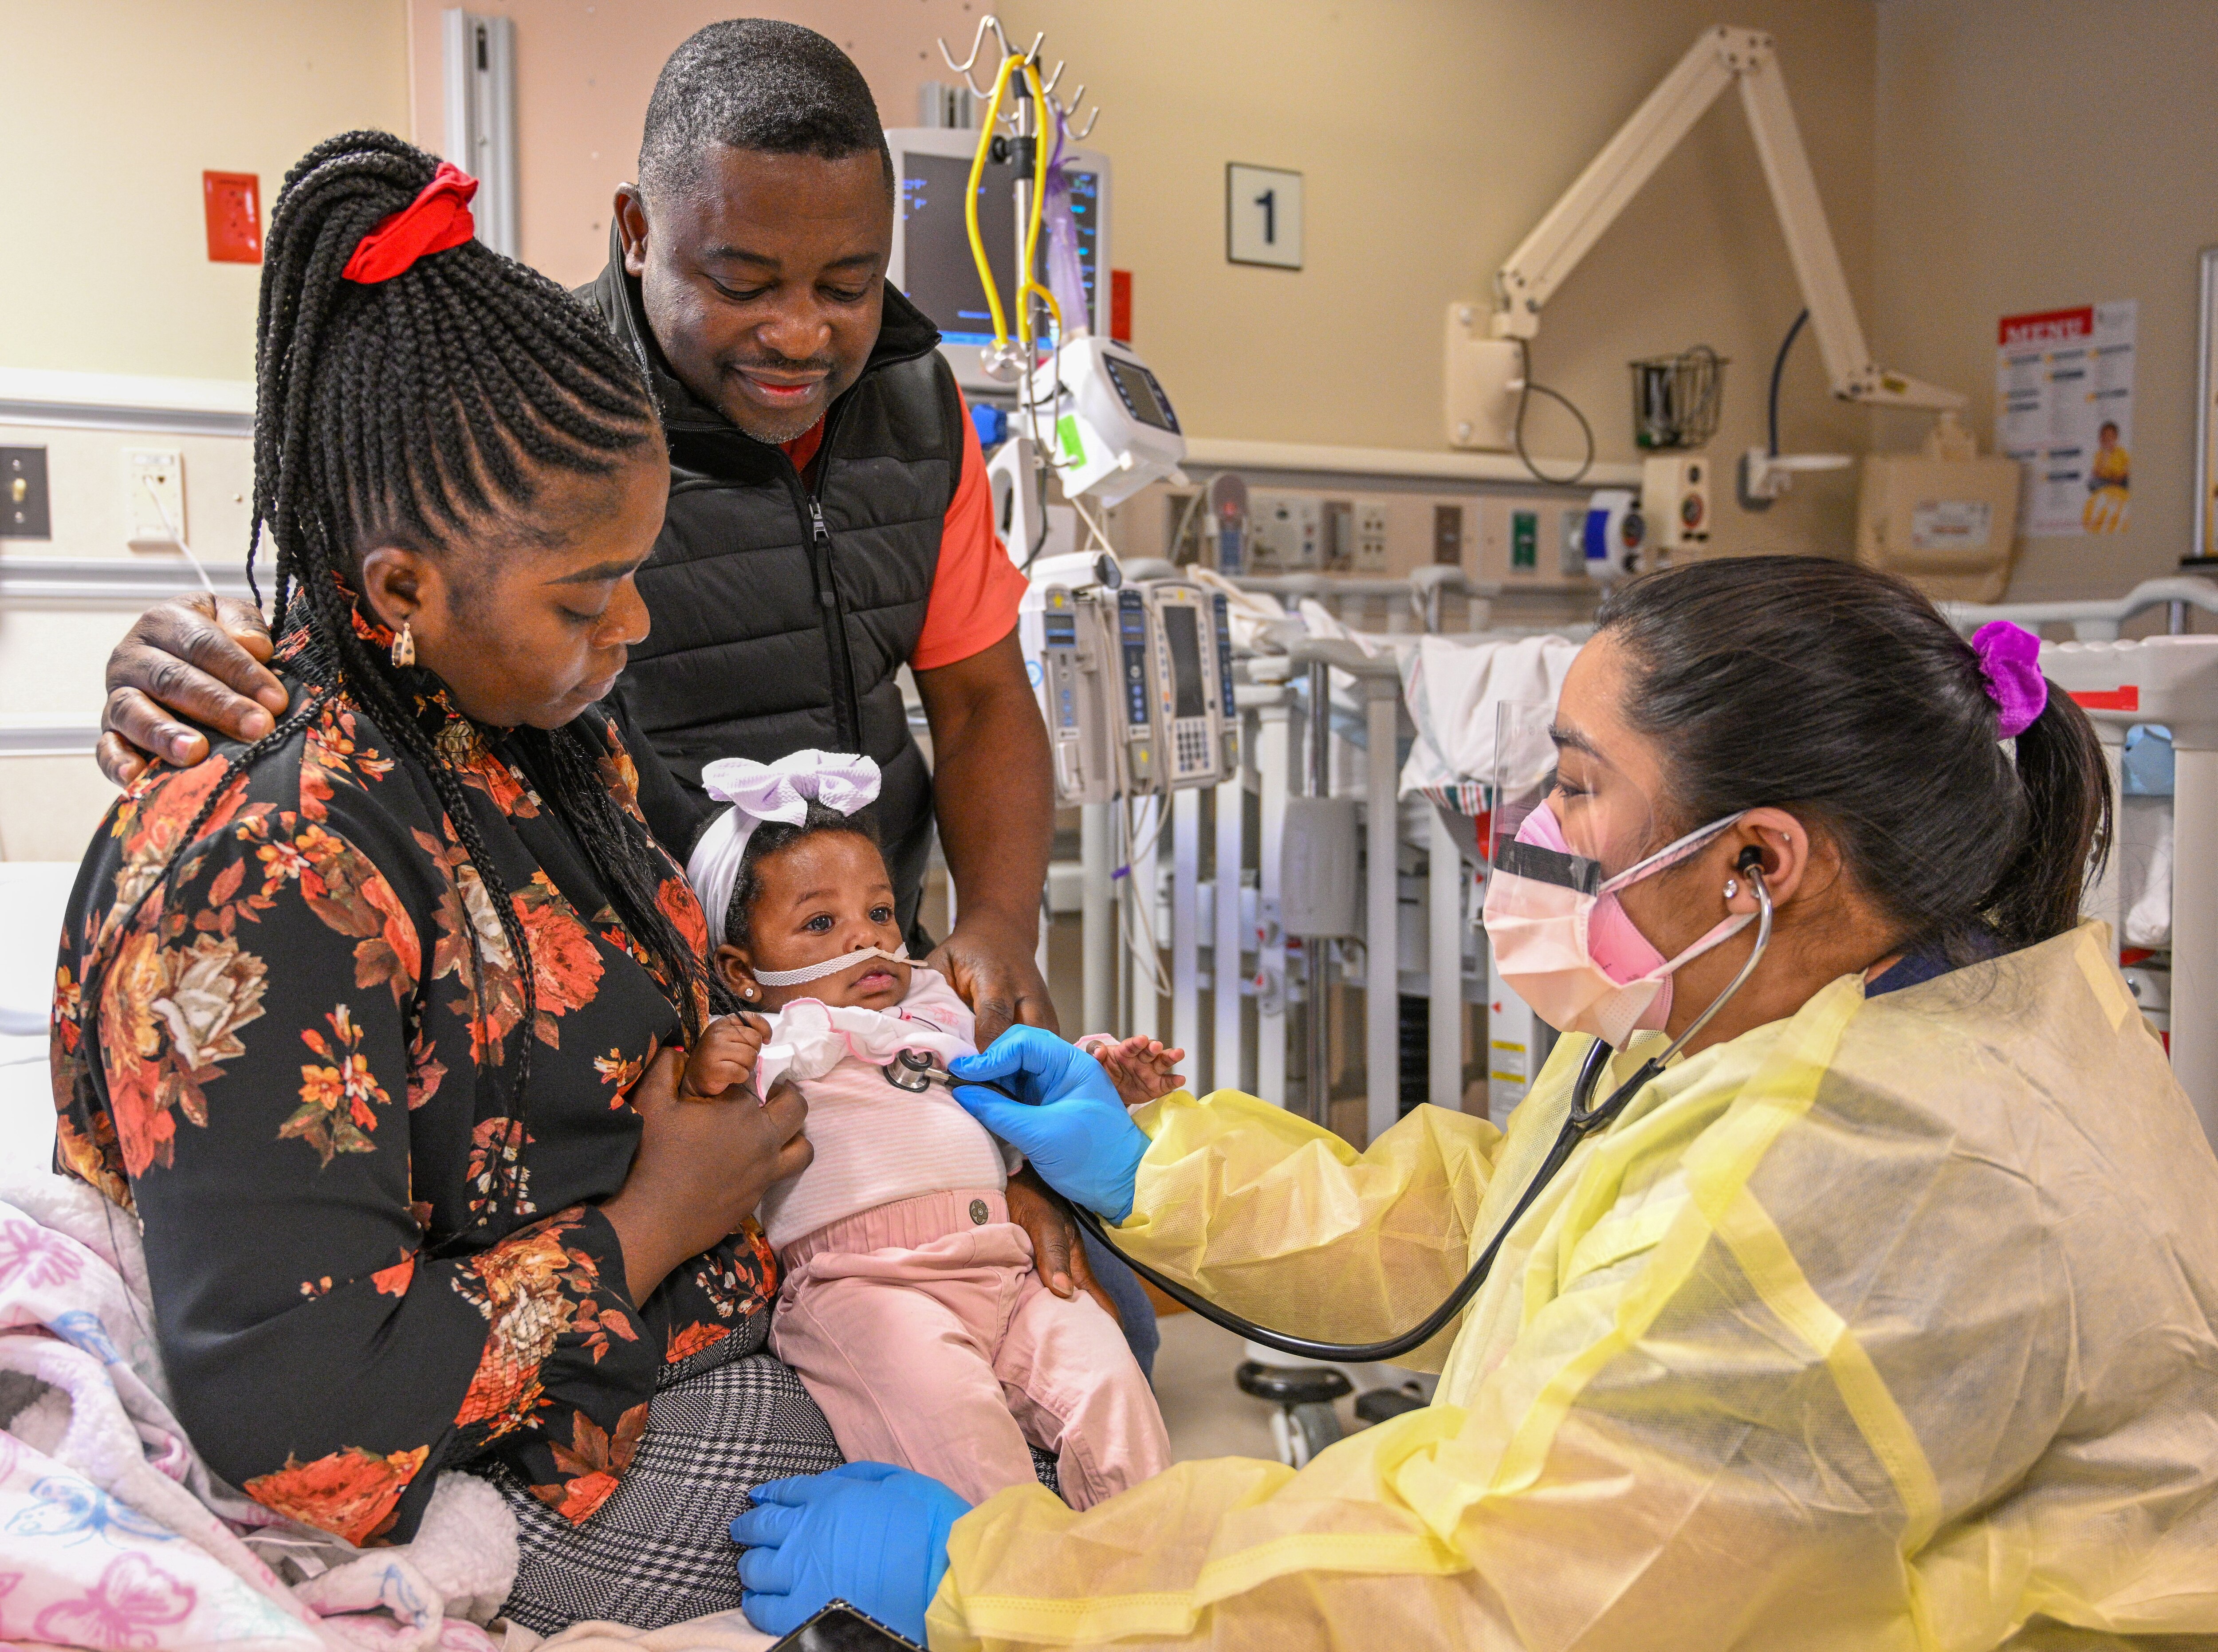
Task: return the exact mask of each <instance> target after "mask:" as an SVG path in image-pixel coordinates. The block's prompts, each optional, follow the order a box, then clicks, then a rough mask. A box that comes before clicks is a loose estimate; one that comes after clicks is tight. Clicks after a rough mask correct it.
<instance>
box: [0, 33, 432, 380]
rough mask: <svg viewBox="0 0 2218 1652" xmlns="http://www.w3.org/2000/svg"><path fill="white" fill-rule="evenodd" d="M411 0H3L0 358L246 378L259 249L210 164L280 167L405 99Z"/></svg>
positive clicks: (272, 195) (403, 109) (269, 172)
mask: <svg viewBox="0 0 2218 1652" xmlns="http://www.w3.org/2000/svg"><path fill="white" fill-rule="evenodd" d="M403 4H404V0H226V3H222V4H216V3H212V0H101V3H99V4H96V5H86V4H69V5H57V4H54V3H53V0H0V157H4V158H5V162H6V172H7V189H8V197H9V199H8V206H7V209H6V220H7V223H8V225H9V228H8V230H7V231H6V232H0V367H21V368H68V369H73V370H76V371H80V372H97V373H134V374H159V375H164V376H170V375H175V376H182V377H186V378H214V379H245V378H250V377H251V376H252V375H253V371H254V296H255V284H256V281H257V276H258V275H259V274H260V270H259V269H258V268H257V266H255V265H252V264H223V263H209V262H208V238H207V234H206V231H205V228H204V220H203V217H202V213H201V171H202V170H212V171H222V172H256V173H259V174H260V175H261V178H262V192H263V218H264V222H265V226H266V223H267V219H268V213H269V208H270V202H271V201H274V200H275V199H276V194H277V186H278V183H280V181H281V180H282V178H283V177H284V176H285V169H286V168H287V167H288V166H290V165H291V164H293V163H294V161H296V160H298V159H299V158H300V155H301V154H302V152H305V151H306V150H307V148H308V146H309V145H312V144H313V143H315V142H316V141H317V140H318V139H322V138H326V137H329V136H330V135H331V133H334V132H340V131H344V130H345V129H346V128H348V127H362V126H375V127H391V128H393V129H394V130H396V131H398V130H403V129H405V127H406V121H407V118H408V96H407V91H408V88H407V64H406V56H405V52H404V42H405V40H406V18H405V15H404V11H403Z"/></svg>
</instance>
